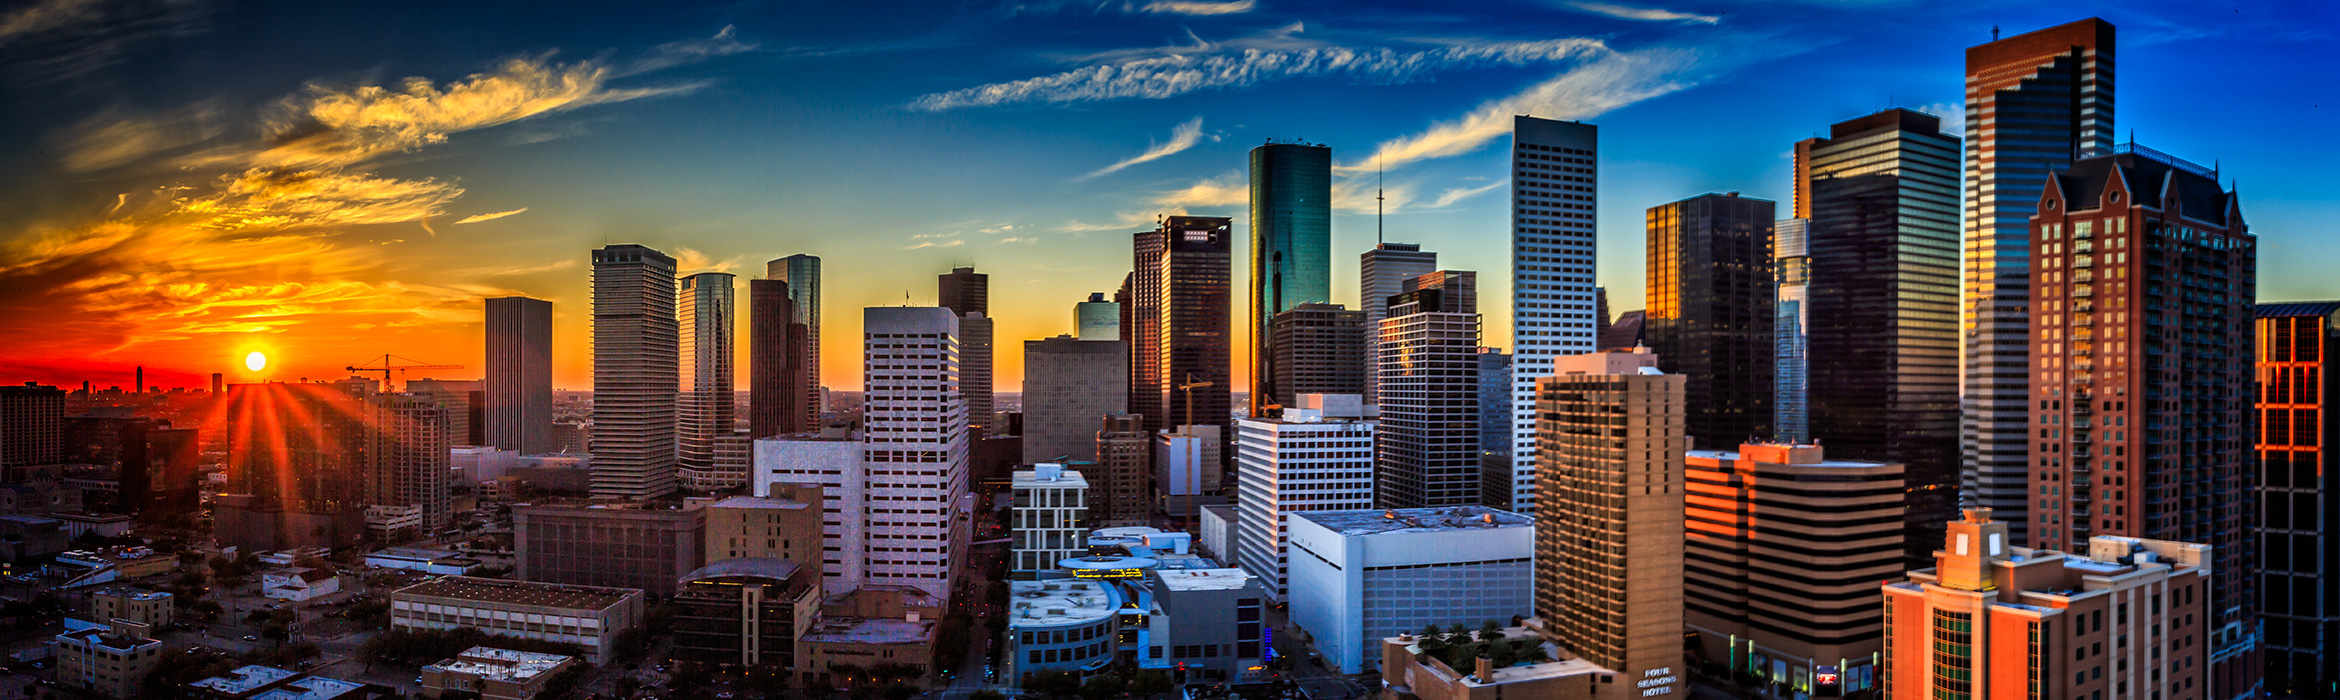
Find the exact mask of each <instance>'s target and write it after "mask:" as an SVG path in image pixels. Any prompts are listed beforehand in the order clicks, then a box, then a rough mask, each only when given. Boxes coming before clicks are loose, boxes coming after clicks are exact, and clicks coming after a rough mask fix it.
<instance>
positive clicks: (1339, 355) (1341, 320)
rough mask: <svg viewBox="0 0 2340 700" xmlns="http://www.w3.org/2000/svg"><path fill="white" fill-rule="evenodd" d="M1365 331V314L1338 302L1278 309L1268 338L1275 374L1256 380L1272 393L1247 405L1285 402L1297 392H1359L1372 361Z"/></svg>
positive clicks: (1288, 401)
mask: <svg viewBox="0 0 2340 700" xmlns="http://www.w3.org/2000/svg"><path fill="white" fill-rule="evenodd" d="M1370 335H1371V331H1370V330H1369V329H1368V328H1367V327H1366V326H1365V312H1363V311H1355V310H1350V309H1345V308H1341V305H1339V304H1322V303H1316V302H1310V303H1306V304H1301V305H1298V306H1294V307H1292V308H1290V309H1286V310H1284V311H1282V312H1278V313H1277V314H1276V317H1275V318H1274V319H1273V320H1270V321H1269V322H1268V338H1267V352H1268V354H1269V355H1271V356H1272V357H1271V358H1270V359H1269V364H1272V365H1274V366H1275V368H1276V376H1274V377H1270V378H1269V379H1268V383H1267V384H1259V385H1260V386H1266V387H1267V389H1268V390H1269V391H1271V392H1273V393H1272V394H1270V395H1269V396H1268V397H1267V398H1265V399H1261V400H1255V401H1253V402H1252V405H1254V406H1267V405H1271V404H1272V405H1276V406H1289V405H1291V404H1292V402H1293V401H1295V400H1297V398H1298V397H1299V396H1300V395H1301V394H1359V395H1362V394H1364V393H1365V377H1366V376H1367V375H1369V374H1371V367H1372V364H1373V357H1372V356H1371V355H1368V354H1366V347H1367V345H1368V344H1369V342H1370V341H1369V340H1368V337H1369V336H1370ZM1255 384H1258V383H1255ZM1269 384H1272V385H1273V386H1268V385H1269Z"/></svg>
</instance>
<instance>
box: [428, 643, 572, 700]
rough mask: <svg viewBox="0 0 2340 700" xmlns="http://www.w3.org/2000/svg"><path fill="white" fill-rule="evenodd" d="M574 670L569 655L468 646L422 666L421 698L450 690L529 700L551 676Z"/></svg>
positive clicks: (490, 699)
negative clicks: (449, 656) (450, 655)
mask: <svg viewBox="0 0 2340 700" xmlns="http://www.w3.org/2000/svg"><path fill="white" fill-rule="evenodd" d="M575 667H577V658H576V657H573V656H562V655H560V654H539V653H536V652H529V651H513V650H510V649H495V648H490V647H472V648H470V649H466V650H464V651H463V653H461V654H457V655H456V656H455V658H452V659H447V660H445V661H441V662H438V663H435V664H431V665H429V666H424V667H423V668H422V696H423V697H427V698H436V697H439V696H441V695H444V694H446V693H448V692H450V691H452V692H460V693H474V694H477V695H478V696H479V698H480V700H532V699H533V698H535V697H536V696H537V694H539V693H542V692H544V688H545V685H546V684H547V683H550V682H552V679H553V678H554V677H556V676H559V675H560V674H561V672H562V671H566V670H569V669H571V668H575Z"/></svg>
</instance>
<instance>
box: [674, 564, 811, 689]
mask: <svg viewBox="0 0 2340 700" xmlns="http://www.w3.org/2000/svg"><path fill="white" fill-rule="evenodd" d="M672 602H673V604H674V607H675V616H674V625H673V627H672V629H671V631H672V632H673V633H674V658H676V659H678V660H682V661H696V662H700V663H708V664H716V665H719V666H733V667H742V668H744V667H749V666H760V665H766V664H770V665H774V666H778V667H780V668H791V669H792V668H796V666H797V660H796V640H797V638H799V637H801V636H803V634H804V631H805V630H806V629H808V628H810V627H811V626H812V622H813V620H814V619H816V618H818V617H820V611H821V576H820V573H819V572H817V571H813V570H810V569H806V568H803V567H799V566H797V565H796V562H792V561H789V560H786V559H773V558H769V557H751V558H740V559H725V560H722V561H718V562H715V563H712V564H708V565H706V566H702V567H699V569H698V570H696V571H692V572H691V573H690V575H689V576H685V577H683V580H682V581H681V582H680V583H679V584H678V586H677V588H676V589H675V592H674V599H673V601H672Z"/></svg>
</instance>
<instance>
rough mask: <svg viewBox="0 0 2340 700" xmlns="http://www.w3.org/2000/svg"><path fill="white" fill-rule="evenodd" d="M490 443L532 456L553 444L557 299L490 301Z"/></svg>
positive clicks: (487, 413) (484, 415) (487, 408)
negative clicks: (555, 302) (554, 319)
mask: <svg viewBox="0 0 2340 700" xmlns="http://www.w3.org/2000/svg"><path fill="white" fill-rule="evenodd" d="M486 377H487V379H486V382H485V384H486V387H485V389H484V390H485V391H486V395H485V398H486V400H487V405H486V406H485V410H484V411H482V412H481V418H482V419H484V420H485V421H486V423H487V425H486V426H484V428H485V429H484V431H483V432H484V433H486V437H487V444H489V445H491V446H494V447H495V448H496V449H499V450H515V451H518V452H519V453H520V454H524V455H532V454H541V453H545V452H551V451H553V447H552V422H553V418H552V302H549V301H545V300H543V299H530V298H528V297H496V298H493V299H489V300H487V374H486Z"/></svg>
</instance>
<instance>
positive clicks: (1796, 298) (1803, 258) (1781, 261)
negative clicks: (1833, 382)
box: [1771, 219, 1812, 442]
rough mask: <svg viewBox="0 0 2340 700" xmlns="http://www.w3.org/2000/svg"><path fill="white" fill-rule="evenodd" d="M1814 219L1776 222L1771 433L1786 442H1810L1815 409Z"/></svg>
mask: <svg viewBox="0 0 2340 700" xmlns="http://www.w3.org/2000/svg"><path fill="white" fill-rule="evenodd" d="M1811 224H1812V220H1810V219H1780V220H1778V221H1775V222H1772V224H1771V237H1772V246H1771V253H1772V279H1773V281H1774V283H1775V284H1777V285H1778V297H1777V298H1778V300H1779V301H1778V306H1777V307H1776V308H1775V309H1773V311H1772V315H1771V339H1772V340H1771V356H1772V361H1773V367H1772V370H1771V373H1772V376H1771V386H1772V387H1773V389H1772V392H1771V432H1772V437H1773V438H1775V439H1777V440H1779V441H1781V442H1810V441H1811V440H1812V413H1811V407H1810V404H1808V403H1806V402H1807V401H1808V399H1809V396H1810V392H1811V382H1810V376H1811V375H1810V372H1811V359H1810V345H1811V344H1810V340H1809V338H1808V337H1807V336H1806V329H1807V328H1808V327H1810V325H1811V323H1812V317H1811V314H1810V313H1809V311H1810V310H1811V308H1812V296H1811V282H1812V255H1811V249H1810V248H1809V247H1807V246H1806V245H1805V241H1806V238H1805V236H1804V233H1805V231H1806V230H1807V229H1808V228H1809V227H1810V226H1811Z"/></svg>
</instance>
